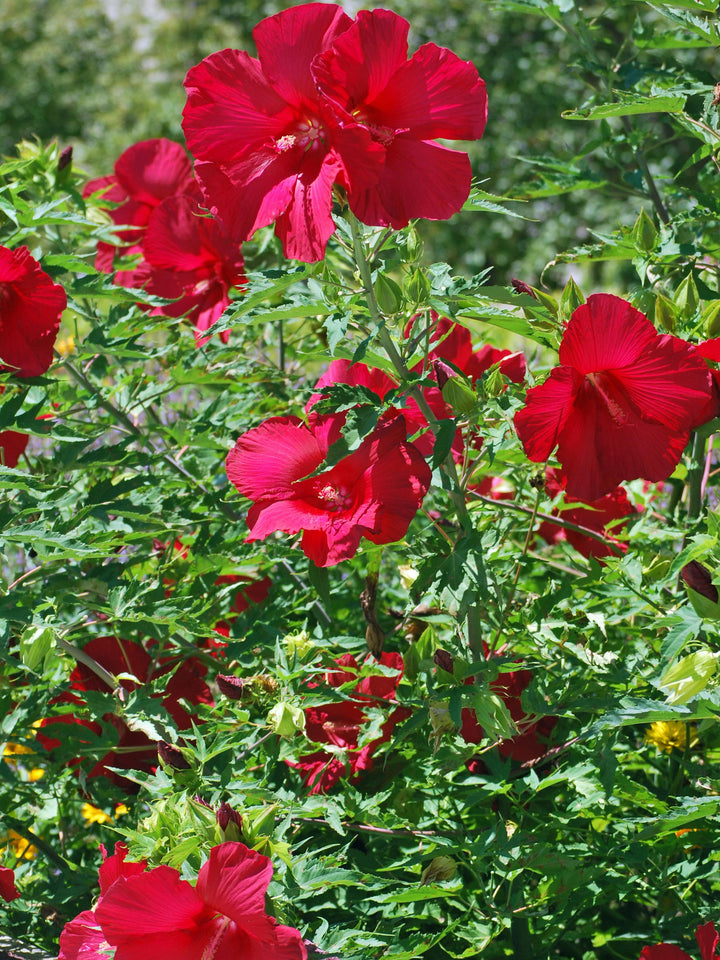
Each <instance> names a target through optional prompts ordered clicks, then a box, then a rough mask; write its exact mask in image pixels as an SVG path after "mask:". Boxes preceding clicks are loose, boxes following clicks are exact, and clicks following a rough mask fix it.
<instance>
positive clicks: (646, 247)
mask: <svg viewBox="0 0 720 960" xmlns="http://www.w3.org/2000/svg"><path fill="white" fill-rule="evenodd" d="M631 236H632V241H633V243H634V244H635V246H636V247H637V248H638V250H641V251H642V252H643V253H649V252H650V251H651V250H654V249H655V244H656V243H657V238H658V232H657V227H656V226H655V224H654V223H653V222H652V220H651V219H650V217H649V216H648V215H647V214H646V213H645V211H644V210H641V211H640V216H639V217H638V218H637V220H636V221H635V225H634V227H633V229H632V235H631Z"/></svg>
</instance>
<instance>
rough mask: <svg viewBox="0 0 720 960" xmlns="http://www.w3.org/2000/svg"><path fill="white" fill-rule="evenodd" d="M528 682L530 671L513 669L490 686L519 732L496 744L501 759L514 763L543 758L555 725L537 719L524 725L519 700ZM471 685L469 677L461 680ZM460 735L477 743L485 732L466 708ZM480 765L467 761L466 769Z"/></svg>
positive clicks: (554, 720) (549, 720) (551, 719)
mask: <svg viewBox="0 0 720 960" xmlns="http://www.w3.org/2000/svg"><path fill="white" fill-rule="evenodd" d="M531 681H532V673H531V671H530V670H513V671H511V672H510V673H502V674H500V676H499V677H498V678H497V679H496V680H493V681H492V683H491V684H490V689H491V690H492V691H493V693H496V694H497V695H498V696H499V697H500V699H501V700H502V701H503V703H504V704H505V706H506V707H507V708H508V712H509V713H510V716H511V717H512V719H513V720H514V721H515V723H516V724H517V725H518V728H519V730H520V733H519V734H518V735H517V736H516V737H511V738H509V739H507V740H503V741H502V742H501V743H500V744H498V753H499V754H500V756H501V757H505V758H508V759H512V760H518V761H519V762H520V763H527V762H528V761H531V760H537V759H539V758H540V757H543V756H545V754H546V753H547V749H548V748H547V740H548V738H549V736H550V734H551V733H552V731H553V729H554V727H555V724H556V723H557V717H541V718H540V719H539V720H535V721H533V722H532V723H527V715H526V713H525V711H524V709H523V706H522V702H521V699H520V698H521V695H522V692H523V690H524V689H525V688H526V687H528V686H529V685H530V682H531ZM472 682H473V678H472V677H469V678H468V679H467V680H466V681H465V683H467V684H471V683H472ZM460 736H461V737H462V738H463V740H464V741H465V742H466V743H480V742H481V741H482V740H483V739H484V738H485V732H484V730H483V728H482V727H481V726H480V724H479V723H478V721H477V717H476V715H475V711H474V710H471V709H470V708H469V707H465V708H464V709H463V710H462V727H461V728H460ZM480 763H481V761H480V762H478V761H475V760H471V761H470V762H469V764H468V767H469V769H470V770H471V771H473V772H474V770H475V769H480Z"/></svg>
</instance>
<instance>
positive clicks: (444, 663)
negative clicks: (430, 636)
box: [433, 647, 455, 673]
mask: <svg viewBox="0 0 720 960" xmlns="http://www.w3.org/2000/svg"><path fill="white" fill-rule="evenodd" d="M433 660H434V661H435V665H436V666H438V667H440V669H441V670H444V671H445V672H446V673H454V672H455V662H454V660H453V656H452V654H451V653H448V652H447V650H442V649H441V648H440V647H438V649H437V650H436V651H435V653H434V654H433Z"/></svg>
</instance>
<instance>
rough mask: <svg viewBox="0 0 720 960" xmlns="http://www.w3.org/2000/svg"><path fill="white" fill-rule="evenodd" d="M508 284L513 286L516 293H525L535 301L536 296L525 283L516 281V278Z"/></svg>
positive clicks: (531, 288)
mask: <svg viewBox="0 0 720 960" xmlns="http://www.w3.org/2000/svg"><path fill="white" fill-rule="evenodd" d="M510 283H511V284H512V285H513V288H514V290H515V292H516V293H526V294H527V295H528V296H529V297H534V298H535V299H536V300H537V294H536V293H535V290H534V289H533V287H531V286H530V284H529V283H525V281H524V280H518V278H517V277H513V278H512V279H511V281H510Z"/></svg>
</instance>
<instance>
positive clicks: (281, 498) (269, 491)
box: [226, 414, 431, 567]
mask: <svg viewBox="0 0 720 960" xmlns="http://www.w3.org/2000/svg"><path fill="white" fill-rule="evenodd" d="M344 419H345V415H344V414H333V415H331V416H318V417H314V416H311V418H310V420H309V421H308V423H307V424H305V423H303V421H302V420H300V419H299V418H298V417H272V418H271V419H270V420H266V421H265V423H262V424H260V426H258V427H254V428H253V429H252V430H248V432H247V433H244V434H243V435H242V436H241V437H240V438H239V439H238V440H237V442H236V444H235V447H234V448H233V449H232V450H231V451H230V453H229V454H228V457H227V460H226V466H227V473H228V477H229V479H230V480H231V482H232V483H233V484H234V485H235V486H236V487H237V489H238V491H239V492H240V493H241V494H243V496H246V497H249V498H250V499H251V500H253V501H254V503H253V505H252V507H251V508H250V510H249V512H248V517H247V522H248V526H249V528H250V534H249V536H248V537H247V540H248V541H253V540H264V539H265V538H266V537H267V536H269V535H270V534H271V533H274V532H275V531H278V530H281V531H283V532H284V533H290V534H292V533H299V532H300V531H303V537H302V541H301V546H302V549H303V550H304V552H305V554H306V556H308V557H309V558H310V559H311V560H312V561H313V562H314V563H316V564H317V565H318V566H319V567H326V566H330V565H331V564H335V563H340V561H341V560H347V559H348V558H349V557H352V556H354V555H355V553H356V551H357V549H358V546H359V544H360V540H361V539H362V538H363V537H365V538H366V539H368V540H370V541H372V542H373V543H393V542H395V541H396V540H400V539H401V538H402V537H404V536H405V533H406V532H407V529H408V526H409V525H410V521H411V520H412V518H413V517H414V516H415V514H416V513H417V511H418V509H419V507H420V504H421V503H422V501H423V498H424V496H425V494H426V493H427V489H428V487H429V485H430V479H431V472H430V468H429V467H428V465H427V463H426V462H425V461H424V459H423V458H422V456H421V454H420V452H419V451H418V450H417V448H416V447H415V446H414V445H413V444H412V443H410V442H409V441H408V440H407V429H406V426H405V420H404V419H403V417H402V416H399V417H397V418H396V419H394V420H392V421H391V422H390V423H388V424H384V425H381V426H379V427H378V428H377V429H375V430H374V431H373V432H372V433H371V434H369V435H368V436H367V437H366V438H365V439H364V440H363V442H362V443H361V444H360V446H359V447H358V448H357V450H355V451H354V452H353V453H351V454H349V455H348V456H347V457H344V458H343V459H342V460H340V461H339V462H338V463H337V464H336V465H335V466H334V467H331V468H330V469H328V470H325V471H323V472H322V473H319V474H318V475H317V476H313V477H310V476H309V474H312V473H313V472H314V471H315V470H317V469H318V468H319V467H320V466H321V465H322V463H323V461H324V460H325V457H326V455H327V452H328V450H329V448H330V446H331V445H332V444H333V443H334V442H335V441H336V440H338V439H339V438H340V434H341V430H342V426H343V422H344Z"/></svg>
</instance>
